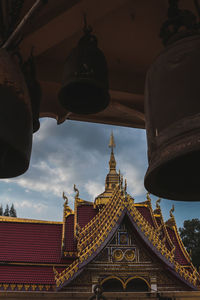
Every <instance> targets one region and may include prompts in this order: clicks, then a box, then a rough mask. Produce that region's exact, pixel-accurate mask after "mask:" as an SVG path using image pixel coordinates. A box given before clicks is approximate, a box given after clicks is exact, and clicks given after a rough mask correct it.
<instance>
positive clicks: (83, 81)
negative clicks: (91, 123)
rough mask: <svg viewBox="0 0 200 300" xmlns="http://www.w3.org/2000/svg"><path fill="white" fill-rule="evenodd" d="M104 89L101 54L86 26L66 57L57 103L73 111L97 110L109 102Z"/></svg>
mask: <svg viewBox="0 0 200 300" xmlns="http://www.w3.org/2000/svg"><path fill="white" fill-rule="evenodd" d="M108 88H109V84H108V70H107V63H106V60H105V56H104V54H103V52H102V51H101V50H100V49H99V48H98V47H97V38H96V37H95V36H94V35H92V34H91V30H90V29H88V28H87V29H86V30H85V34H84V36H83V37H82V38H81V39H80V41H79V43H78V45H77V47H76V48H74V49H73V50H72V52H71V54H70V55H69V57H68V58H67V60H66V63H65V67H64V75H63V86H62V88H61V90H60V92H59V100H60V103H61V104H62V105H63V107H64V108H65V109H67V110H68V111H70V112H73V113H76V114H92V113H97V112H100V111H102V110H103V109H105V108H106V107H107V106H108V104H109V101H110V96H109V93H108Z"/></svg>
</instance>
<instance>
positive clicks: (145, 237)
mask: <svg viewBox="0 0 200 300" xmlns="http://www.w3.org/2000/svg"><path fill="white" fill-rule="evenodd" d="M109 146H110V148H111V154H110V160H109V173H108V174H107V176H106V180H105V191H104V192H102V193H101V194H100V195H97V197H96V198H95V199H94V202H89V201H86V200H84V199H82V198H81V197H80V195H79V191H78V189H77V188H76V186H74V190H75V192H76V195H75V201H74V210H72V209H71V208H70V207H69V205H68V199H67V197H66V196H65V194H64V193H63V199H64V201H65V203H64V211H63V221H62V222H50V221H41V220H31V219H20V218H11V217H3V216H2V217H0V237H1V238H0V264H1V266H0V290H1V292H3V291H4V292H5V291H6V292H8V291H11V292H14V293H15V295H16V296H15V297H16V299H17V294H18V293H19V292H27V293H28V292H35V294H36V293H42V292H45V295H46V294H48V293H49V295H50V294H51V293H53V292H54V294H55V292H56V294H57V293H60V294H62V292H63V293H69V295H73V293H86V294H87V293H92V291H93V289H94V287H95V286H96V285H100V286H101V287H102V288H103V291H104V292H105V294H106V293H107V292H108V293H109V292H119V293H124V292H127V293H128V294H129V293H136V292H145V293H164V292H173V291H180V292H181V291H185V292H187V291H188V292H189V291H197V290H198V289H199V288H198V287H199V284H200V276H199V273H198V272H197V270H196V269H195V267H194V266H193V264H192V262H191V258H190V255H189V254H188V253H187V251H186V249H185V248H184V245H183V243H182V241H181V238H180V235H179V233H178V229H177V226H176V222H175V218H174V215H173V210H174V208H173V207H172V209H171V211H170V218H169V220H167V221H166V222H165V221H164V219H163V216H162V211H161V208H160V205H159V203H160V199H158V200H157V202H156V208H155V209H154V210H153V208H152V205H151V199H150V195H149V194H147V196H146V199H144V200H145V201H144V202H140V203H135V200H134V198H133V197H132V196H131V195H129V194H128V193H127V182H126V180H125V182H123V178H122V175H121V174H120V172H117V171H116V160H115V156H114V147H115V143H114V138H113V135H111V139H110V145H109ZM47 292H48V293H47ZM0 294H1V293H0ZM124 294H125V293H124ZM128 294H127V295H128ZM127 297H128V296H127ZM72 298H73V297H72ZM38 299H39V298H38ZM42 299H43V298H42ZM48 299H51V298H48ZM59 299H61V298H59ZM63 299H64V298H63ZM67 299H71V298H70V296H69V297H67ZM73 299H74V298H73ZM82 299H88V298H84V297H82ZM120 299H122V298H120ZM160 299H161V298H160Z"/></svg>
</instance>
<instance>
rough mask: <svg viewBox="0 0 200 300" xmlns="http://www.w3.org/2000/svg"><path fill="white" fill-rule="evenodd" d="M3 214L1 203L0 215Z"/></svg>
mask: <svg viewBox="0 0 200 300" xmlns="http://www.w3.org/2000/svg"><path fill="white" fill-rule="evenodd" d="M2 215H3V207H2V205H0V216H2Z"/></svg>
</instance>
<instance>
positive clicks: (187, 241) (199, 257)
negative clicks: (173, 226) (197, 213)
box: [179, 219, 200, 268]
mask: <svg viewBox="0 0 200 300" xmlns="http://www.w3.org/2000/svg"><path fill="white" fill-rule="evenodd" d="M179 231H180V236H181V238H182V241H183V243H184V245H185V247H186V249H187V251H188V252H189V253H190V254H191V257H192V263H193V264H194V265H195V267H197V268H199V266H200V220H199V219H192V220H186V221H184V223H183V228H179Z"/></svg>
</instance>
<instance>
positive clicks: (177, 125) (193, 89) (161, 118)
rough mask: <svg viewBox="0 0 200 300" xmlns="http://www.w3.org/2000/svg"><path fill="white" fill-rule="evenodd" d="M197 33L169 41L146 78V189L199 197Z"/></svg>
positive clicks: (174, 196) (162, 194) (199, 57)
mask: <svg viewBox="0 0 200 300" xmlns="http://www.w3.org/2000/svg"><path fill="white" fill-rule="evenodd" d="M199 53H200V35H191V36H188V37H185V38H182V39H180V40H177V41H175V42H173V43H172V44H170V45H168V46H167V47H166V49H165V50H164V51H163V52H162V53H161V54H160V55H159V56H158V57H157V58H156V60H155V61H154V62H153V64H152V65H151V67H150V69H149V71H148V73H147V78H146V89H145V114H146V129H147V140H148V159H149V167H148V170H147V173H146V176H145V180H144V184H145V187H146V189H147V190H148V191H149V192H150V193H152V194H155V195H157V196H159V197H162V198H167V199H173V200H183V201H184V200H190V201H200V175H199V174H200V173H199V172H200V80H199V70H200V55H199Z"/></svg>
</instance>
